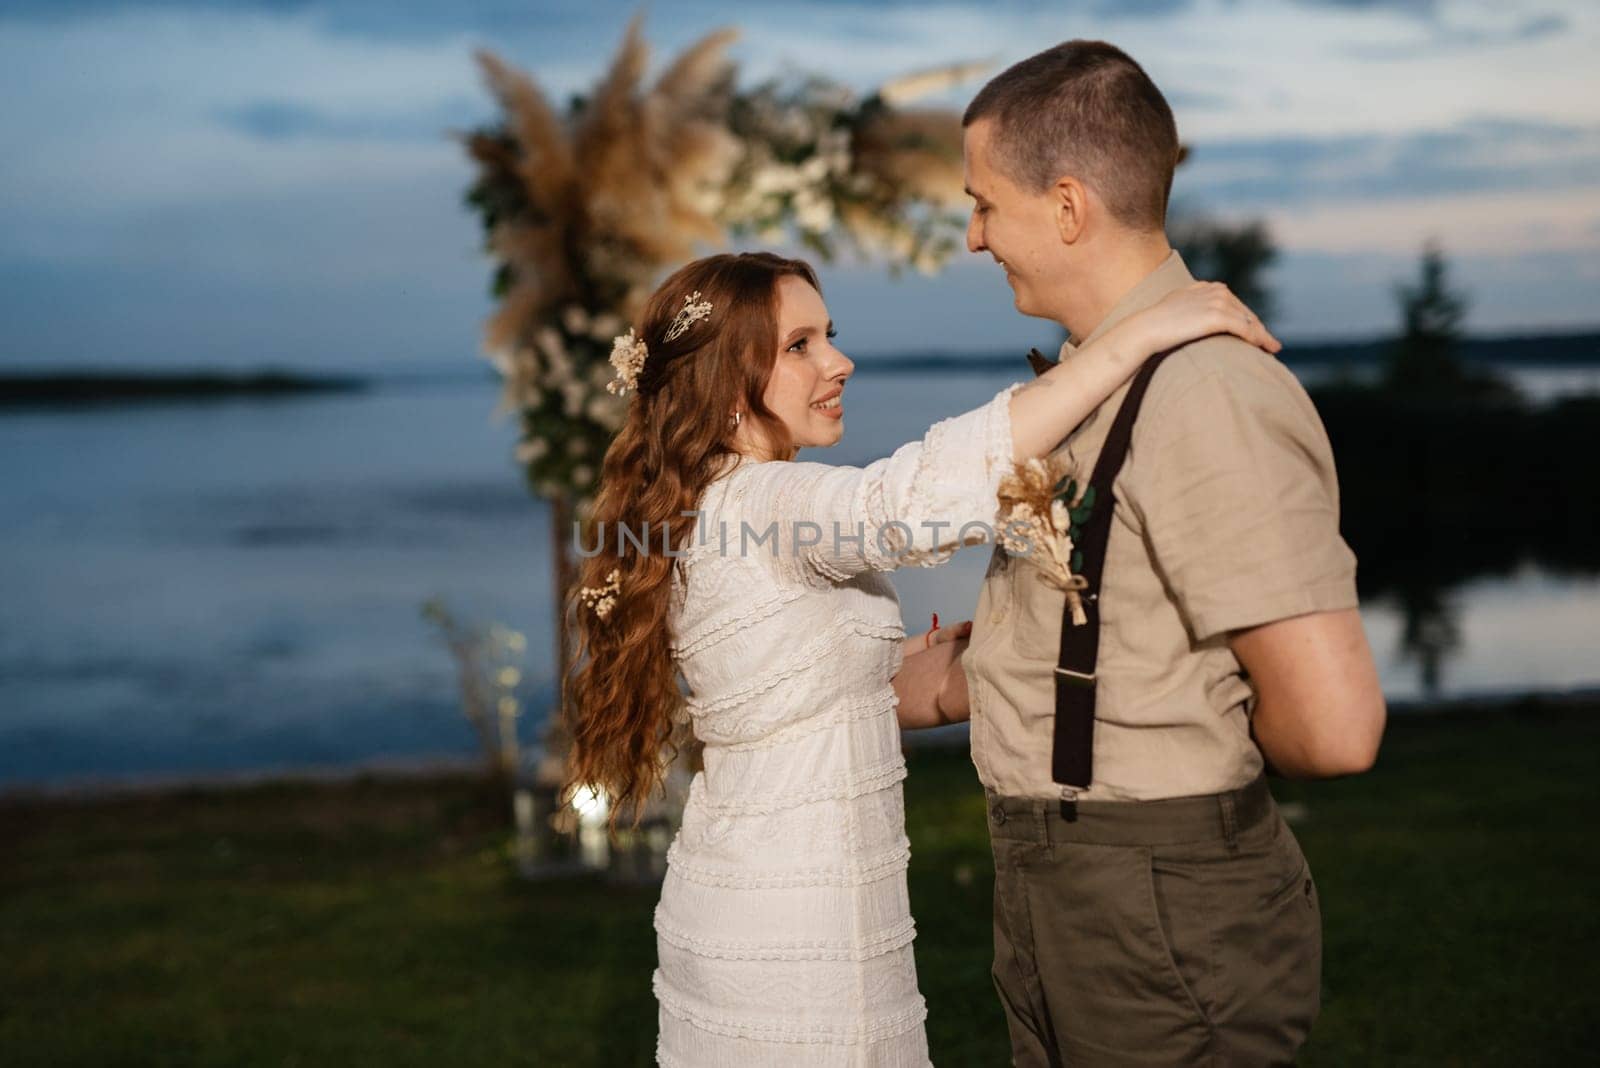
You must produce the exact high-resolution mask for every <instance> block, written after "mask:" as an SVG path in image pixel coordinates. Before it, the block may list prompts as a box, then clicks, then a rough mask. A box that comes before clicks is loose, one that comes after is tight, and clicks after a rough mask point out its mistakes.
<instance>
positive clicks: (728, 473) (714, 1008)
mask: <svg viewBox="0 0 1600 1068" xmlns="http://www.w3.org/2000/svg"><path fill="white" fill-rule="evenodd" d="M1223 332H1227V333H1234V334H1238V335H1239V336H1240V337H1243V338H1244V339H1246V340H1248V341H1251V342H1254V343H1256V344H1259V345H1262V346H1263V347H1267V348H1270V349H1272V350H1274V351H1275V350H1276V349H1277V347H1278V345H1277V342H1276V341H1275V340H1274V339H1273V338H1272V336H1271V335H1270V334H1268V333H1267V332H1266V331H1265V329H1264V328H1263V327H1261V326H1260V324H1259V321H1258V320H1255V319H1254V318H1253V317H1251V316H1250V315H1249V313H1248V311H1247V310H1246V309H1245V307H1244V306H1243V305H1242V304H1240V303H1239V302H1238V301H1237V300H1236V299H1235V298H1234V297H1233V295H1232V294H1231V293H1229V292H1228V291H1227V289H1226V288H1225V287H1223V286H1221V285H1217V284H1208V283H1200V284H1196V285H1194V286H1192V287H1190V288H1189V289H1186V290H1182V291H1179V292H1178V293H1175V294H1173V295H1172V296H1170V297H1168V298H1167V299H1165V300H1163V301H1162V302H1161V303H1159V304H1157V305H1156V306H1154V307H1153V308H1151V309H1149V310H1148V311H1145V312H1142V313H1140V314H1137V315H1135V316H1132V317H1131V318H1129V319H1127V320H1126V321H1124V322H1123V323H1121V324H1120V325H1118V326H1116V327H1115V328H1113V329H1112V330H1110V331H1108V332H1107V333H1106V334H1105V335H1104V336H1103V337H1102V338H1100V339H1099V340H1097V341H1095V342H1093V343H1092V344H1089V345H1087V346H1085V347H1083V348H1081V349H1080V350H1079V351H1078V354H1077V355H1076V356H1074V357H1073V358H1072V359H1069V360H1064V361H1062V362H1061V363H1060V364H1059V365H1058V366H1056V367H1055V368H1054V369H1052V370H1050V371H1048V372H1047V373H1045V374H1044V375H1042V376H1040V377H1039V378H1038V379H1036V380H1034V381H1032V382H1029V383H1028V384H1026V385H1020V386H1019V385H1012V386H1008V387H1007V388H1005V389H1004V390H1001V391H1000V393H998V394H997V395H996V396H995V397H994V398H993V399H991V400H989V401H988V402H987V403H985V404H983V405H981V406H980V407H978V408H975V409H973V410H972V411H969V412H967V413H965V414H963V415H959V416H956V417H954V418H951V419H946V420H944V421H943V422H940V423H937V424H935V425H934V426H933V427H932V428H930V429H929V430H928V432H927V434H926V435H925V436H924V437H923V438H922V440H920V441H914V442H911V443H909V444H906V445H903V446H901V447H900V448H899V449H897V450H895V452H894V453H893V455H891V456H889V457H886V458H885V459H882V460H878V461H875V462H873V463H870V464H868V465H866V466H865V467H835V466H830V465H826V464H820V463H800V462H796V461H795V460H794V456H795V452H796V450H797V449H799V448H801V447H817V446H824V445H832V444H834V443H836V442H837V441H838V440H839V438H840V436H841V435H842V433H843V431H844V413H845V411H846V410H847V409H848V399H847V393H848V391H847V390H846V384H847V382H848V380H849V378H850V374H851V371H852V369H853V366H854V365H853V364H852V363H851V362H850V360H849V359H848V358H847V357H846V356H845V355H844V354H843V353H842V352H840V351H839V350H838V349H837V348H836V347H834V344H833V337H834V330H833V324H832V322H831V321H830V320H829V318H828V311H827V308H826V307H825V305H824V304H823V301H822V296H821V294H820V292H819V287H818V283H817V278H816V275H815V274H814V273H813V271H812V269H811V267H810V266H808V265H807V264H805V263H803V262H801V261H798V260H789V259H782V258H780V257H777V256H774V255H771V254H768V253H745V254H738V255H718V256H711V257H708V258H706V259H701V260H697V261H695V262H693V263H690V264H688V265H687V266H685V267H683V268H682V269H680V270H679V271H677V272H676V273H675V274H673V275H672V277H670V278H668V279H667V280H666V282H665V283H663V284H662V286H661V287H660V289H658V290H657V291H656V293H655V294H654V295H653V296H652V297H651V298H650V300H649V301H648V302H647V303H646V305H645V308H644V310H643V313H642V314H641V316H640V318H639V320H638V322H637V327H636V330H630V331H629V332H628V334H626V335H624V336H623V337H621V338H618V339H617V345H616V349H615V351H614V353H613V356H612V362H613V363H614V364H615V365H616V366H617V368H618V378H617V381H616V382H613V383H612V386H613V387H614V388H615V389H616V390H617V391H620V392H629V391H634V392H635V393H636V397H635V398H634V399H633V401H632V403H631V404H630V406H629V411H628V415H627V419H626V421H625V423H624V425H623V427H622V428H621V430H620V431H619V432H618V434H617V436H616V439H615V440H614V441H613V442H612V444H611V447H610V449H609V450H608V451H607V453H606V457H605V462H604V466H603V469H602V474H601V485H600V490H599V493H598V495H597V497H596V500H595V508H594V513H593V517H592V518H593V521H594V528H593V530H594V531H597V532H598V539H599V543H600V549H599V552H598V553H597V554H596V555H594V556H591V557H589V558H588V559H586V560H585V561H584V562H583V566H582V577H581V579H580V585H581V586H582V589H580V590H579V591H578V592H577V594H576V595H575V598H574V601H575V604H574V608H575V610H576V612H577V614H578V619H579V643H580V646H579V648H580V655H579V658H578V666H577V668H576V670H575V672H574V676H573V679H572V684H571V687H570V689H569V693H570V695H571V702H570V706H569V707H570V709H571V712H570V715H571V722H570V728H571V731H572V737H573V760H572V766H571V780H572V783H573V784H574V785H577V784H581V785H584V786H592V787H594V788H597V789H600V790H604V791H605V792H606V793H607V794H609V796H610V798H611V800H612V805H613V813H614V814H615V813H616V812H618V811H621V810H627V809H630V808H632V809H637V806H638V805H639V804H640V803H641V802H642V801H644V800H645V799H646V797H647V796H648V795H649V794H650V792H651V791H652V790H653V789H654V788H655V787H656V786H657V785H658V784H659V782H660V779H661V776H662V773H663V768H664V764H665V762H666V757H667V755H668V754H669V753H670V751H671V750H672V748H673V745H674V742H675V741H678V740H682V739H683V738H685V737H687V736H689V735H692V736H693V738H694V739H696V740H698V741H699V742H700V743H703V745H704V770H702V771H699V772H697V773H696V774H695V775H694V777H693V780H692V782H691V784H690V789H689V798H688V803H687V805H686V807H685V809H684V812H683V823H682V826H681V828H680V830H679V831H678V834H677V837H676V839H675V840H674V842H673V844H672V848H671V850H670V851H669V853H668V857H667V860H668V867H667V875H666V881H665V883H664V884H663V886H662V890H661V901H660V904H659V905H658V906H657V908H656V913H655V929H656V935H657V951H658V956H659V964H660V966H659V968H658V969H657V971H656V972H655V975H654V977H653V986H654V989H655V995H656V999H657V1002H658V1004H659V1007H660V1008H659V1013H658V1020H659V1028H660V1033H659V1038H658V1041H657V1048H656V1055H657V1058H658V1061H659V1063H661V1064H663V1065H667V1066H669V1068H671V1066H680V1068H750V1066H787V1065H806V1066H820V1065H841V1066H842V1065H881V1066H893V1068H899V1066H913V1065H915V1066H922V1065H926V1064H927V1063H928V1050H927V1039H926V1035H925V1032H924V1029H923V1020H924V1017H925V1016H926V1008H925V1006H924V1004H923V1000H922V996H921V995H920V994H919V993H918V990H917V977H916V967H915V963H914V961H913V958H912V947H911V943H912V938H913V935H914V928H913V925H912V921H911V913H910V907H909V902H908V900H907V894H906V877H905V872H906V863H907V860H908V859H909V856H910V850H909V843H908V841H907V839H906V834H905V826H904V810H903V807H902V795H901V788H900V782H901V780H902V779H903V778H904V777H905V762H904V760H903V759H902V757H901V750H900V727H901V726H902V723H901V721H900V719H897V705H898V701H897V697H896V692H895V689H894V687H893V685H892V680H893V679H894V677H895V675H896V673H897V672H898V671H899V670H900V668H901V667H902V664H903V662H904V660H905V659H906V658H907V657H911V656H923V655H931V654H929V653H927V652H924V651H923V650H925V649H928V648H930V647H932V646H933V641H932V639H933V636H934V634H938V635H940V636H941V637H942V636H944V635H952V636H954V635H959V633H960V631H959V630H958V629H957V628H947V629H946V630H945V631H942V632H930V634H927V635H919V636H917V637H915V638H909V639H908V638H906V636H905V630H904V628H903V626H902V624H901V619H900V605H899V602H898V600H897V599H896V597H895V591H894V587H893V586H892V585H891V583H890V582H889V580H888V578H887V576H886V574H885V573H886V572H888V571H890V570H892V569H893V568H896V567H900V566H904V565H906V564H918V565H921V566H933V565H935V564H937V563H941V562H943V561H945V560H947V559H948V558H949V557H950V555H951V554H952V553H953V552H954V551H955V550H956V549H957V548H959V547H960V545H961V544H963V543H964V542H963V539H965V543H971V542H973V541H974V540H978V539H979V538H981V537H982V533H981V531H980V533H978V534H974V531H975V530H979V529H980V528H981V527H982V525H984V524H993V523H995V522H996V514H995V513H996V509H997V502H996V498H995V493H996V489H997V487H998V484H999V481H1000V478H1001V476H1002V475H1003V474H1005V473H1006V472H1007V471H1009V470H1010V469H1011V467H1012V465H1013V463H1014V462H1016V461H1019V460H1026V459H1028V458H1030V457H1035V456H1042V455H1044V454H1046V453H1048V452H1050V451H1051V450H1053V449H1054V448H1055V447H1056V446H1057V445H1058V444H1059V443H1060V442H1061V440H1062V438H1064V437H1065V436H1066V435H1067V433H1068V432H1069V431H1071V430H1072V429H1073V427H1074V426H1076V425H1077V423H1078V422H1079V421H1080V420H1081V419H1082V418H1083V417H1084V416H1085V415H1086V414H1087V413H1088V412H1089V411H1091V410H1092V409H1093V408H1094V407H1095V406H1097V405H1098V404H1099V403H1100V402H1101V401H1103V400H1104V399H1105V398H1107V397H1108V396H1110V395H1111V394H1112V393H1113V392H1115V391H1116V389H1117V388H1118V387H1119V386H1120V385H1121V384H1122V383H1123V382H1124V381H1126V380H1127V379H1128V378H1129V377H1131V376H1132V374H1133V373H1134V371H1135V370H1137V368H1138V367H1139V365H1140V364H1141V363H1142V362H1143V361H1144V360H1145V358H1146V357H1148V356H1150V355H1152V354H1153V353H1156V352H1158V351H1161V350H1163V349H1166V348H1170V347H1172V346H1174V345H1177V344H1180V343H1183V342H1186V341H1189V340H1193V339H1194V338H1197V337H1202V336H1205V335H1208V334H1214V333H1223ZM861 418H868V419H870V418H871V413H869V412H863V413H862V415H861ZM963 524H968V526H967V529H966V530H965V531H963V530H962V527H963ZM588 544H591V542H588V541H586V551H587V546H588ZM940 648H941V649H942V655H943V656H945V657H949V656H950V655H951V651H952V649H953V648H954V646H952V647H951V648H943V647H940ZM680 675H681V678H682V681H683V683H684V684H686V693H685V689H684V688H681V687H680ZM927 703H928V704H929V705H930V706H931V704H932V703H933V702H932V701H929V702H927ZM904 718H907V719H911V718H915V719H916V720H919V721H924V725H925V723H926V722H936V721H937V718H938V717H937V715H930V714H928V713H927V711H926V710H925V709H924V710H922V711H919V712H918V713H916V714H915V715H914V716H913V715H912V714H911V713H907V714H906V716H905V717H904ZM904 725H907V726H911V725H917V724H916V723H912V722H907V723H905V724H904ZM613 818H615V815H614V816H613Z"/></svg>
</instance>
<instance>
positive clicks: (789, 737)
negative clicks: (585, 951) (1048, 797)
mask: <svg viewBox="0 0 1600 1068" xmlns="http://www.w3.org/2000/svg"><path fill="white" fill-rule="evenodd" d="M1015 388H1017V387H1015V386H1011V387H1008V388H1007V389H1005V390H1004V391H1002V392H1001V393H1000V394H999V395H998V396H996V397H995V398H994V399H993V400H991V401H990V402H989V403H988V404H986V405H984V406H982V407H980V408H978V409H975V410H973V411H971V412H967V413H965V414H963V415H959V416H956V417H954V418H952V419H947V420H944V421H943V422H941V423H938V424H936V425H935V426H933V427H932V428H931V429H930V430H929V431H928V433H927V435H926V436H925V437H924V438H923V440H922V441H920V442H912V443H910V444H907V445H904V446H902V447H901V448H900V449H898V450H897V451H896V452H895V453H894V454H893V455H892V456H889V457H887V458H885V459H882V460H878V461H876V462H874V463H871V464H868V465H866V466H865V467H832V466H827V465H824V464H817V463H785V462H773V463H750V462H746V463H743V464H741V465H740V466H738V467H736V468H734V469H733V470H732V471H731V472H729V473H727V474H724V475H723V476H722V477H721V478H719V479H718V480H717V481H715V482H713V483H712V484H711V486H710V487H709V488H708V489H707V491H706V493H705V496H704V497H703V498H702V501H701V513H702V519H701V522H700V533H699V535H698V537H697V538H696V539H695V540H694V542H693V543H692V544H691V545H690V546H689V547H688V555H687V556H685V557H684V558H683V560H682V561H681V563H682V564H683V568H682V572H683V577H682V578H681V580H679V579H675V580H674V586H673V602H672V617H671V622H672V634H673V650H674V655H675V656H676V658H677V661H678V664H679V666H680V668H681V669H682V671H683V675H684V677H685V679H686V681H687V682H688V684H689V687H690V689H691V693H692V697H691V698H690V699H689V701H688V706H687V712H688V715H689V716H690V718H691V719H692V722H693V726H694V731H695V734H696V736H697V737H698V738H699V739H700V740H701V741H703V742H704V743H705V769H704V770H703V771H701V772H699V773H697V774H696V775H695V776H694V778H693V781H692V783H691V785H690V789H689V799H688V803H687V806H686V807H685V809H684V814H683V824H682V827H681V828H680V830H679V832H678V835H677V838H676V839H675V840H674V842H673V844H672V848H671V850H670V851H669V853H668V855H667V860H668V868H667V876H666V882H665V883H664V885H663V887H662V892H661V903H660V905H659V906H658V907H657V909H656V914H655V929H656V934H657V939H656V944H657V949H658V953H659V959H660V967H659V968H658V969H657V971H656V973H655V975H654V981H653V985H654V988H655V994H656V998H657V1000H658V1002H659V1004H660V1012H659V1020H660V1037H659V1040H658V1043H657V1052H656V1056H657V1059H658V1061H659V1062H660V1063H661V1064H663V1065H667V1066H669V1068H752V1066H769V1068H776V1066H789V1065H795V1066H799V1065H805V1066H807V1068H817V1066H832V1065H838V1066H846V1065H848V1066H852V1068H856V1066H866V1065H872V1066H883V1068H911V1066H923V1065H927V1064H928V1047H927V1038H926V1035H925V1032H924V1029H923V1021H924V1018H925V1016H926V1013H927V1010H926V1007H925V1005H924V1003H923V1000H922V995H921V994H920V993H919V992H918V990H917V975H916V965H915V962H914V960H913V958H912V948H911V942H912V938H913V936H914V934H915V931H914V928H913V925H912V921H911V913H910V908H909V903H908V901H907V895H906V877H905V872H906V863H907V861H908V859H909V858H910V848H909V843H908V841H907V839H906V834H905V819H904V808H903V803H902V795H901V787H900V782H901V780H902V779H903V778H904V777H905V762H904V760H903V759H902V757H901V752H900V731H899V728H898V726H897V722H896V717H895V695H894V690H893V689H892V687H891V685H890V680H891V679H892V678H893V676H894V674H895V672H897V671H898V670H899V667H900V662H901V640H902V639H903V637H904V634H905V632H904V629H903V627H902V625H901V619H900V604H899V601H898V599H897V598H896V596H895V591H894V587H893V585H892V584H891V583H890V582H889V580H888V578H887V576H886V575H885V574H884V572H886V571H888V570H891V569H893V568H894V567H897V566H903V565H905V564H908V563H914V564H920V565H922V566H932V565H933V564H936V563H939V562H941V561H943V560H945V559H948V558H949V556H950V555H951V554H952V553H953V552H954V551H955V549H956V548H958V547H959V546H960V544H961V542H962V540H963V539H962V531H961V530H960V528H961V526H962V525H963V524H965V523H969V522H976V523H984V524H988V525H989V526H990V527H992V526H993V524H994V522H995V511H996V501H995V492H996V489H997V488H998V484H999V481H1000V478H1001V476H1002V475H1003V474H1005V472H1006V471H1008V470H1009V469H1010V467H1011V447H1012V446H1011V421H1010V415H1009V407H1008V404H1009V399H1010V394H1011V392H1012V390H1014V389H1015ZM891 521H898V522H899V524H902V525H901V526H895V525H893V523H892V522H891ZM808 523H810V524H815V525H816V528H817V529H816V530H815V532H813V530H812V528H811V527H809V526H807V525H806V524H808ZM835 523H837V524H838V527H837V529H838V533H839V537H838V539H837V541H835V538H834V536H833V535H834V530H835V526H834V524H835ZM774 524H775V528H776V529H775V531H774V534H775V536H768V537H765V538H764V539H763V540H761V541H760V542H759V543H758V542H757V539H758V538H760V537H761V536H762V535H765V534H767V532H768V529H769V525H774ZM745 527H748V530H749V533H748V534H744V528H745ZM880 530H882V532H883V533H882V542H881V544H880V540H879V531H880ZM724 532H725V534H724ZM858 532H859V533H860V534H862V535H864V537H862V538H861V539H860V540H856V538H855V535H856V534H857V533H858ZM814 533H815V535H816V536H815V537H814V536H813V534H814ZM741 536H743V539H744V542H743V551H742V552H741ZM977 537H978V534H977V532H976V531H975V530H973V529H971V528H969V529H968V530H967V531H966V535H965V539H964V540H966V541H968V542H970V541H973V540H976V539H977ZM724 538H725V539H726V540H725V541H724ZM806 542H815V544H811V545H805V544H802V543H806ZM724 544H725V545H726V548H725V549H724V548H723V546H724ZM902 547H904V548H905V549H907V550H909V551H906V552H905V553H904V554H903V555H899V556H896V555H895V553H896V551H897V550H898V549H900V548H902Z"/></svg>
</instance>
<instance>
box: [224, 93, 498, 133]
mask: <svg viewBox="0 0 1600 1068" xmlns="http://www.w3.org/2000/svg"><path fill="white" fill-rule="evenodd" d="M471 110H472V103H471V102H462V103H460V104H454V103H452V104H448V105H444V106H437V107H433V108H429V109H426V113H424V114H417V113H403V114H398V115H382V114H378V115H373V114H354V115H336V114H329V113H327V112H324V111H321V110H319V109H317V108H313V107H309V106H307V105H305V104H302V103H299V102H297V101H292V100H259V101H256V102H254V103H251V104H245V105H242V106H239V107H234V108H224V109H221V110H219V111H218V112H217V113H216V118H217V121H218V122H220V123H221V124H222V125H223V126H225V127H228V128H229V129H232V130H235V131H237V132H239V133H242V134H245V135H246V136H249V137H252V138H256V139H258V140H261V141H292V140H298V139H315V140H330V141H369V140H380V141H415V140H424V141H429V142H436V141H438V140H439V137H440V132H441V131H442V130H444V129H445V128H446V127H449V126H465V125H467V124H466V123H465V122H463V121H462V119H463V117H464V116H465V115H468V114H470V113H471Z"/></svg>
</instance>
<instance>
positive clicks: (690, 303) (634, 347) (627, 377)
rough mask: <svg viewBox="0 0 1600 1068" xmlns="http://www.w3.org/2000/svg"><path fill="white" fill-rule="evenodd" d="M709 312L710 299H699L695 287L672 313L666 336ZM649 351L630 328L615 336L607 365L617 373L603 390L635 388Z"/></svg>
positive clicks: (673, 337)
mask: <svg viewBox="0 0 1600 1068" xmlns="http://www.w3.org/2000/svg"><path fill="white" fill-rule="evenodd" d="M710 314H711V302H710V301H708V300H701V299H700V291H699V290H698V289H697V290H695V291H694V292H693V293H690V294H689V295H688V296H687V297H684V298H683V307H681V308H679V309H678V314H677V315H675V316H673V319H672V323H671V324H670V325H669V326H668V327H667V334H666V339H667V340H668V341H676V340H678V339H679V338H680V337H682V336H683V335H684V333H685V332H686V331H687V330H688V329H689V327H691V326H693V325H694V324H695V323H697V322H699V321H700V320H701V319H705V318H707V317H708V316H710ZM649 357H650V350H649V349H648V348H646V347H645V343H644V338H642V337H638V336H636V335H635V334H634V332H633V328H632V327H629V328H628V332H627V333H626V334H623V335H622V336H620V337H618V338H617V339H616V340H615V341H613V342H612V343H611V366H612V367H615V368H616V369H617V376H616V378H614V379H613V380H612V381H610V382H607V383H606V392H607V393H616V394H618V395H621V394H624V393H626V392H628V390H630V389H637V388H638V387H639V372H640V371H643V370H644V361H645V360H647V359H649Z"/></svg>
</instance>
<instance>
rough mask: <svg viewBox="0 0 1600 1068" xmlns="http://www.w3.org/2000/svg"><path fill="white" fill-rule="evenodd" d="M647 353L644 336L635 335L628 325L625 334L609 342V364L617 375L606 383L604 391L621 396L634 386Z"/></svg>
mask: <svg viewBox="0 0 1600 1068" xmlns="http://www.w3.org/2000/svg"><path fill="white" fill-rule="evenodd" d="M649 355H650V350H649V349H647V348H645V347H644V338H641V337H635V336H634V334H633V328H632V327H629V328H628V332H627V333H626V334H623V335H622V336H620V337H618V338H617V339H616V340H615V341H613V342H612V343H611V366H612V367H615V368H616V369H617V377H616V378H614V379H612V380H611V381H610V382H607V383H606V392H607V393H615V394H617V395H618V396H621V395H622V394H624V393H626V392H628V390H630V389H634V388H636V387H637V386H638V384H639V372H640V371H642V370H644V361H645V357H647V356H649Z"/></svg>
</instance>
